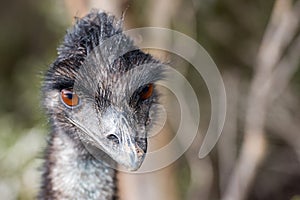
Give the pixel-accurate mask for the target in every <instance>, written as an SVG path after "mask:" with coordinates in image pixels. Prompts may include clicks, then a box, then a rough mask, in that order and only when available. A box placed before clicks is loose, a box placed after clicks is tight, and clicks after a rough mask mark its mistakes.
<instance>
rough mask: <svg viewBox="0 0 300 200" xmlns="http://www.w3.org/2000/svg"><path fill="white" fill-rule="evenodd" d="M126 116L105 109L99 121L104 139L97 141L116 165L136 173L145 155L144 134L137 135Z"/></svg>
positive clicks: (145, 142) (145, 140)
mask: <svg viewBox="0 0 300 200" xmlns="http://www.w3.org/2000/svg"><path fill="white" fill-rule="evenodd" d="M126 116H127V115H126V113H124V112H120V111H116V110H115V109H111V108H110V109H107V111H106V113H105V114H104V115H103V117H102V120H101V121H102V126H103V128H104V130H105V131H104V132H105V133H104V134H105V138H103V139H104V141H103V139H101V140H99V145H100V148H101V149H102V150H103V151H104V152H105V153H106V154H107V155H109V156H110V157H111V158H112V159H113V160H115V161H116V162H117V163H118V164H120V165H121V166H123V167H125V168H127V169H128V170H130V171H136V170H137V169H139V168H140V166H141V164H142V162H143V161H144V157H145V154H146V150H147V149H146V147H147V139H146V132H145V131H144V132H142V133H137V131H135V130H134V129H133V128H132V125H130V121H129V120H128V119H127V117H126Z"/></svg>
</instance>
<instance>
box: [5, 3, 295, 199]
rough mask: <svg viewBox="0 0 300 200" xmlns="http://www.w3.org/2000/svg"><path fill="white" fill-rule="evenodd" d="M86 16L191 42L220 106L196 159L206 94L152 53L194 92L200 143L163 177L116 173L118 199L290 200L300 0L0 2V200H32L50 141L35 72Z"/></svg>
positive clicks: (189, 72) (191, 75) (198, 82)
mask: <svg viewBox="0 0 300 200" xmlns="http://www.w3.org/2000/svg"><path fill="white" fill-rule="evenodd" d="M91 8H100V9H104V10H108V11H109V12H111V13H113V14H114V15H116V16H117V17H118V18H120V17H121V16H122V13H123V12H125V15H124V16H125V17H124V26H125V29H129V28H135V27H144V26H159V27H165V28H171V29H173V30H177V31H180V32H182V33H185V34H186V35H188V36H190V37H191V38H193V39H195V40H197V41H198V42H199V43H200V44H201V45H202V46H203V47H204V48H205V49H206V50H207V51H208V53H209V54H210V56H211V57H212V58H213V60H214V61H215V63H216V64H217V66H218V68H219V70H220V72H221V74H222V77H223V79H224V83H225V87H226V92H227V98H228V99H227V118H226V123H225V126H224V130H223V133H222V136H221V138H220V140H219V142H218V144H217V145H216V147H215V148H214V150H213V151H212V152H211V153H210V154H209V156H207V157H206V158H205V159H201V160H200V159H199V158H198V157H197V154H198V151H199V147H200V145H201V142H202V138H203V135H201V133H202V132H205V130H206V129H207V125H208V121H209V118H210V100H209V94H208V92H207V89H206V86H205V84H204V82H203V81H202V79H201V77H199V76H197V75H195V74H196V73H195V70H193V68H192V67H190V66H189V65H188V63H186V62H184V61H182V60H180V59H178V60H176V57H175V56H172V55H166V54H167V53H166V52H164V53H162V54H164V55H161V56H160V57H162V58H167V59H168V60H172V64H173V65H175V66H176V68H177V69H182V70H181V71H182V73H183V74H184V75H185V76H186V77H187V78H188V79H189V80H190V82H191V84H192V85H193V87H194V88H195V89H196V90H197V91H199V93H198V94H197V95H198V98H199V102H200V107H201V111H202V112H201V124H200V129H199V135H198V136H197V138H196V139H195V141H194V143H193V145H192V146H191V147H190V148H189V150H188V151H187V152H186V153H185V155H184V156H182V157H181V158H180V159H179V160H178V161H176V162H175V163H174V164H172V165H171V166H169V167H167V168H165V169H163V170H160V171H158V172H153V173H149V174H145V175H139V176H137V175H135V176H133V175H128V174H121V175H120V177H119V180H120V183H119V185H120V195H119V196H120V199H124V200H127V199H130V200H135V199H143V200H148V199H149V200H150V199H151V200H153V199H170V200H181V199H186V200H198V199H201V200H205V199H207V200H212V199H224V200H235V199H237V200H239V199H248V200H263V199H265V200H267V199H273V200H282V199H291V200H299V199H300V123H299V122H300V103H299V101H300V99H299V95H300V92H299V88H300V70H299V61H300V34H299V32H300V28H299V20H300V1H299V0H298V1H297V0H276V1H275V0H251V1H249V0H145V1H138V0H110V1H108V0H97V1H96V0H43V1H34V0H11V1H6V2H2V6H1V7H0V27H1V31H0V46H1V48H0V94H1V98H0V199H3V200H7V199H8V200H10V199H20V200H27V199H34V197H35V195H36V194H37V191H38V188H39V181H40V178H39V176H40V171H39V166H40V165H41V162H42V159H41V157H42V152H43V148H44V147H45V145H46V139H45V138H46V134H47V132H48V131H49V128H48V126H47V119H46V118H45V117H44V113H43V110H42V108H41V104H40V86H41V81H42V80H43V73H44V71H45V70H46V69H47V68H48V66H49V65H50V64H51V62H52V61H53V60H54V59H55V57H56V48H57V46H58V45H59V43H60V41H62V39H63V36H64V34H65V33H66V29H67V28H68V27H70V26H71V25H72V23H74V16H78V17H81V16H83V15H84V14H86V13H87V12H88V11H89V10H90V9H91ZM173 57H174V58H173ZM175 128H176V126H175ZM175 128H174V125H172V122H170V125H169V127H168V128H166V129H165V132H168V133H166V134H162V135H161V136H159V137H158V138H156V139H154V142H158V143H159V144H160V145H162V144H164V143H166V142H167V141H169V139H170V138H171V137H172V132H176V129H175Z"/></svg>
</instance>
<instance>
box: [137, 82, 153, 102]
mask: <svg viewBox="0 0 300 200" xmlns="http://www.w3.org/2000/svg"><path fill="white" fill-rule="evenodd" d="M152 93H153V84H152V83H149V84H148V85H146V86H145V87H144V88H143V90H142V91H141V92H140V98H141V99H142V100H146V99H148V98H149V97H151V96H152Z"/></svg>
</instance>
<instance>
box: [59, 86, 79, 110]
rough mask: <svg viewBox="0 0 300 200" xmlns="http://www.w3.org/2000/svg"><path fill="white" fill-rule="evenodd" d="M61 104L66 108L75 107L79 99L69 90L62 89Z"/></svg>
mask: <svg viewBox="0 0 300 200" xmlns="http://www.w3.org/2000/svg"><path fill="white" fill-rule="evenodd" d="M60 96H61V99H62V101H63V103H64V104H65V105H67V106H71V107H73V106H77V105H78V103H79V97H78V96H77V94H75V93H74V92H73V91H71V90H67V89H62V90H61V93H60Z"/></svg>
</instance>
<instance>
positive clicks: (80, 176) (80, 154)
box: [39, 132, 116, 200]
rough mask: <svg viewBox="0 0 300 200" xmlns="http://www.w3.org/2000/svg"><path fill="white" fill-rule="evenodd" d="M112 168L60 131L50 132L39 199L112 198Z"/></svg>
mask: <svg viewBox="0 0 300 200" xmlns="http://www.w3.org/2000/svg"><path fill="white" fill-rule="evenodd" d="M115 175H116V172H115V170H114V169H111V168H109V167H107V166H105V165H104V164H103V163H102V162H101V161H99V160H97V159H95V158H94V157H92V156H91V155H90V154H89V153H88V152H87V151H86V150H85V148H84V147H83V146H82V145H81V143H79V142H77V141H74V139H72V138H71V137H69V136H68V135H67V134H66V133H64V132H54V133H52V134H51V135H50V140H49V146H48V147H47V150H46V161H45V165H44V176H43V186H42V191H41V193H40V198H39V199H90V200H94V199H97V200H113V199H116V197H115V193H116V186H115Z"/></svg>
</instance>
